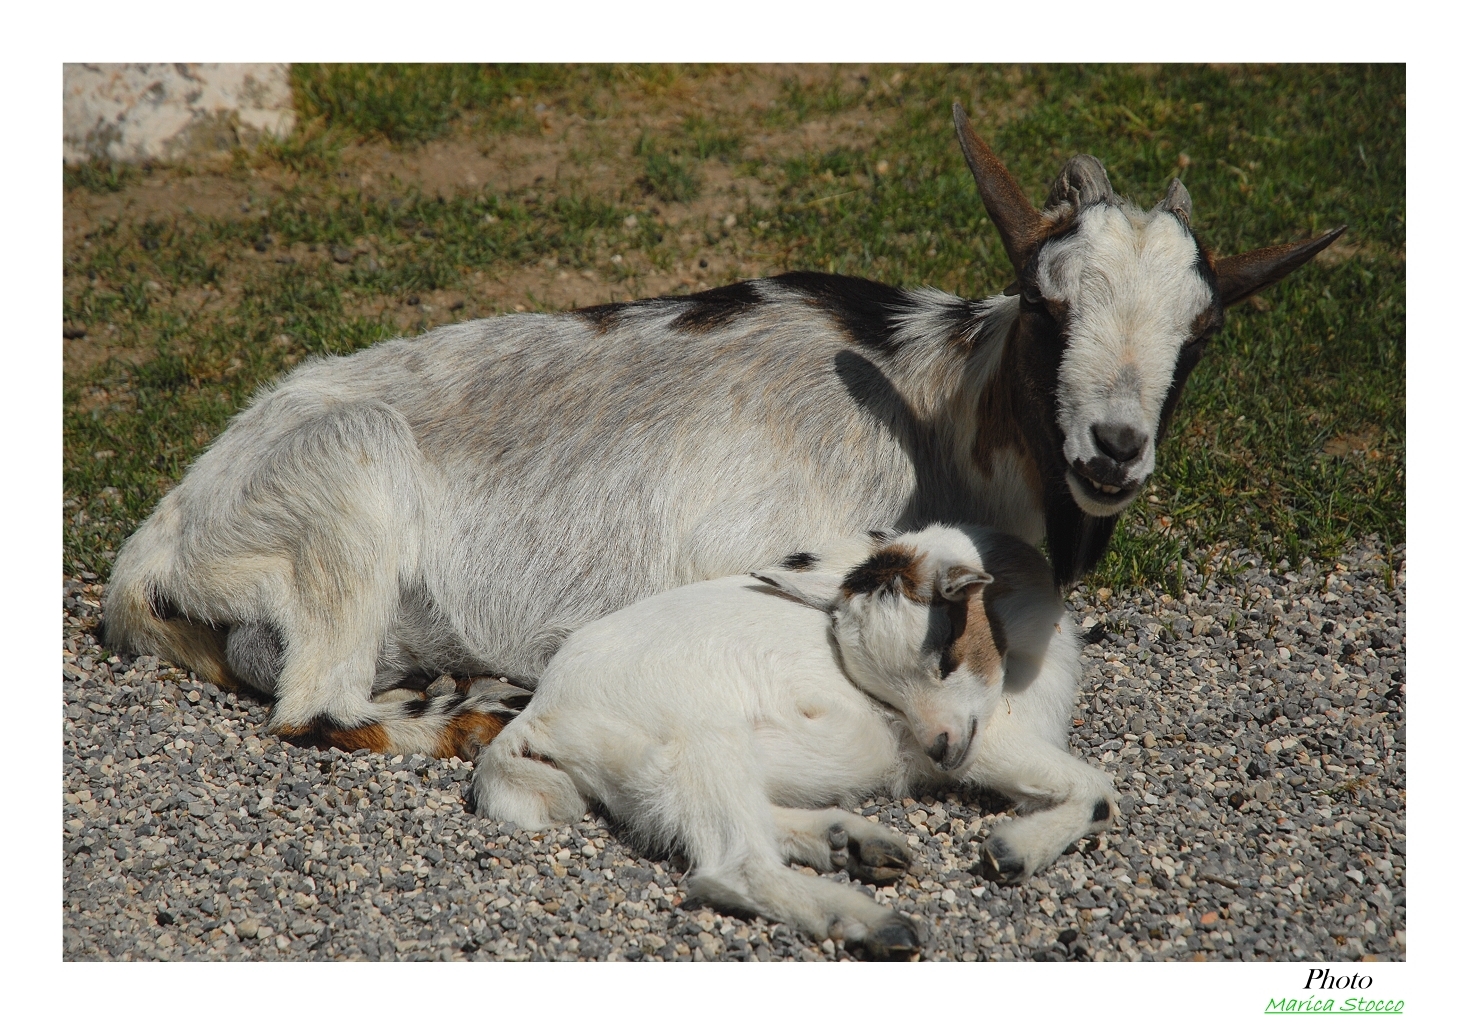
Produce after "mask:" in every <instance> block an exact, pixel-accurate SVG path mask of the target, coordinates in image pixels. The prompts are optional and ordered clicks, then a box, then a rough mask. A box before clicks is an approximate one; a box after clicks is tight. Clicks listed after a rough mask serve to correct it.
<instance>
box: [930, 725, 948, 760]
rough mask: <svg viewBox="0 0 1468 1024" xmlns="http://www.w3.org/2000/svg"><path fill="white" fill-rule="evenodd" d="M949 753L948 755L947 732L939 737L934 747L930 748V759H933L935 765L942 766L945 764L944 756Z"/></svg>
mask: <svg viewBox="0 0 1468 1024" xmlns="http://www.w3.org/2000/svg"><path fill="white" fill-rule="evenodd" d="M947 753H948V734H947V733H946V732H945V733H942V734H940V735H939V736H938V738H937V739H936V740H934V741H933V745H932V746H930V747H928V757H930V758H932V759H933V763H934V764H942V763H943V756H944V755H945V754H947Z"/></svg>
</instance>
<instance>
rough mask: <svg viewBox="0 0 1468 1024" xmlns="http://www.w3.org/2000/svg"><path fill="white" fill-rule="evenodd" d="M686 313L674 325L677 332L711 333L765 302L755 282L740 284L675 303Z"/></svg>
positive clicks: (700, 293)
mask: <svg viewBox="0 0 1468 1024" xmlns="http://www.w3.org/2000/svg"><path fill="white" fill-rule="evenodd" d="M668 301H676V302H677V303H678V305H679V306H680V307H683V310H684V311H683V312H682V313H679V314H678V315H677V316H676V317H675V318H674V319H673V323H672V325H671V326H672V328H673V329H674V330H675V331H698V332H703V331H712V330H715V329H716V328H719V327H724V326H726V325H727V324H729V323H731V322H733V321H734V320H737V319H739V317H741V316H742V315H744V314H745V313H746V312H748V311H749V310H750V309H751V308H753V307H754V306H757V305H759V304H760V302H762V301H763V300H762V299H761V298H760V293H759V289H758V288H756V287H755V286H754V284H753V282H750V281H740V282H739V283H737V284H728V285H725V286H724V287H722V288H712V289H710V290H708V291H706V292H698V293H696V294H694V295H689V296H687V297H686V298H680V299H676V300H668Z"/></svg>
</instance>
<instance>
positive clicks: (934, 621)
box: [923, 595, 968, 679]
mask: <svg viewBox="0 0 1468 1024" xmlns="http://www.w3.org/2000/svg"><path fill="white" fill-rule="evenodd" d="M967 630H968V599H967V596H966V595H965V599H964V600H962V601H934V602H933V606H932V607H931V608H930V609H929V610H928V637H931V638H933V639H935V640H937V639H939V638H941V643H942V644H943V648H942V650H943V656H942V657H941V658H939V659H938V668H939V671H940V672H941V674H942V677H943V678H944V679H947V678H948V677H949V676H951V675H952V674H953V673H954V672H955V671H957V669H958V665H959V661H958V656H957V653H956V652H955V651H954V648H955V647H956V646H957V644H958V641H959V640H961V639H962V638H963V634H964V633H965V631H967ZM923 642H924V644H926V643H927V638H925V639H924V641H923Z"/></svg>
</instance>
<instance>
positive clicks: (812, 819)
mask: <svg viewBox="0 0 1468 1024" xmlns="http://www.w3.org/2000/svg"><path fill="white" fill-rule="evenodd" d="M772 816H773V817H774V820H775V830H776V838H777V841H778V843H779V846H780V853H781V855H782V856H783V857H784V858H785V859H786V860H788V861H793V862H794V863H796V864H804V865H806V866H807V867H812V868H815V869H816V870H817V871H840V870H841V869H842V868H845V869H846V870H847V872H848V873H849V874H850V875H851V877H853V878H860V879H862V880H863V881H867V882H890V881H891V880H892V879H894V878H899V877H901V876H902V873H903V872H904V871H905V870H906V869H907V865H908V864H909V863H910V862H911V860H912V858H911V856H910V855H909V854H908V852H907V846H906V845H905V844H904V843H903V841H902V837H901V836H900V835H898V834H897V833H896V832H893V831H892V830H891V829H887V828H883V827H882V826H881V825H878V824H875V823H874V822H870V821H867V820H866V819H865V818H863V817H862V816H861V815H859V814H852V813H851V812H850V811H843V810H841V809H840V808H839V807H826V808H822V809H820V810H806V809H804V808H796V807H775V808H773V809H772Z"/></svg>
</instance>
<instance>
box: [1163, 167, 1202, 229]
mask: <svg viewBox="0 0 1468 1024" xmlns="http://www.w3.org/2000/svg"><path fill="white" fill-rule="evenodd" d="M1155 209H1157V210H1165V211H1167V212H1169V213H1175V214H1177V215H1178V217H1180V218H1181V219H1182V222H1183V224H1184V225H1187V226H1192V223H1193V197H1192V196H1190V195H1188V189H1187V186H1185V185H1184V184H1183V182H1182V179H1181V178H1173V179H1172V181H1170V182H1168V185H1167V194H1166V195H1164V196H1163V197H1162V202H1160V203H1158V204H1157V206H1156V207H1155Z"/></svg>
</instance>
